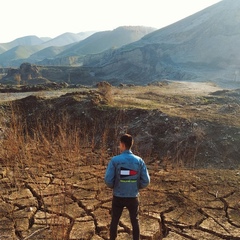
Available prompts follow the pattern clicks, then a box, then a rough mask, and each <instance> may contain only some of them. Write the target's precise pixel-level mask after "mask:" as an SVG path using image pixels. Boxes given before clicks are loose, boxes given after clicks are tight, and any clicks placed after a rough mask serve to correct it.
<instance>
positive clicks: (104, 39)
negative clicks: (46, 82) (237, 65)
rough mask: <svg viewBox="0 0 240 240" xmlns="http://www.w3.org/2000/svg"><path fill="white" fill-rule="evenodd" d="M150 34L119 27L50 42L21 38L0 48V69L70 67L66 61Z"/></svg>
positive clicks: (148, 29) (147, 30) (147, 29)
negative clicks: (47, 66) (44, 66)
mask: <svg viewBox="0 0 240 240" xmlns="http://www.w3.org/2000/svg"><path fill="white" fill-rule="evenodd" d="M154 30H156V29H154V28H151V27H143V26H136V27H135V26H123V27H119V28H117V29H114V30H112V31H101V32H81V33H78V34H74V33H64V34H62V35H60V36H58V37H56V38H54V39H48V38H47V39H42V38H39V37H37V36H25V37H22V38H18V39H15V40H13V41H12V42H9V43H1V44H0V66H2V67H17V66H19V65H20V64H21V63H23V62H29V63H35V64H41V65H72V64H73V63H72V62H71V63H69V59H78V58H79V57H82V56H85V55H86V54H92V53H99V52H102V51H104V50H107V49H110V48H118V47H121V46H123V45H125V44H129V43H131V42H134V41H137V40H139V39H140V38H142V37H143V36H144V35H146V34H148V33H150V32H152V31H154Z"/></svg>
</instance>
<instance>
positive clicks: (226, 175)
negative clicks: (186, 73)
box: [0, 83, 240, 240]
mask: <svg viewBox="0 0 240 240" xmlns="http://www.w3.org/2000/svg"><path fill="white" fill-rule="evenodd" d="M199 86H200V85H196V87H193V86H191V88H190V89H189V90H188V91H187V88H186V85H181V84H180V85H179V84H177V83H173V85H171V86H170V85H165V86H161V87H156V86H148V87H144V88H143V87H123V88H108V89H107V91H106V92H105V90H106V89H105V90H103V89H101V88H100V89H99V93H96V92H91V93H83V92H81V93H76V94H72V95H71V94H67V95H66V97H63V98H62V99H61V101H60V100H59V101H56V102H52V100H48V99H43V98H41V97H39V96H37V97H29V98H28V99H27V100H24V101H21V100H20V101H17V102H16V103H14V102H12V103H4V104H2V106H1V112H0V113H1V118H0V122H1V129H0V131H1V137H0V142H1V150H0V196H1V197H0V239H1V240H2V239H22V240H23V239H24V240H26V239H39V240H40V239H49V240H50V239H51V240H57V239H59V240H60V239H61V240H63V239H66V240H70V239H86V240H87V239H93V240H94V239H95V240H97V239H105V240H106V239H108V228H109V221H110V209H111V191H110V190H108V189H107V188H106V187H105V185H104V183H103V175H104V171H105V168H106V165H107V162H108V161H109V159H110V157H111V156H112V155H114V154H117V152H118V151H117V143H118V136H119V134H120V133H123V132H125V131H132V132H133V133H136V136H137V137H136V140H137V141H136V146H135V149H134V150H135V152H137V153H141V154H142V155H143V156H144V159H145V160H146V162H147V165H148V167H149V170H150V174H151V178H152V182H151V185H150V187H149V188H148V189H146V190H144V191H143V192H142V193H141V211H140V222H141V238H142V239H149V240H150V239H153V240H154V239H162V238H163V239H169V240H170V239H171V240H173V239H174V240H177V239H193V240H194V239H209V240H214V239H228V240H230V239H231V240H234V239H240V237H239V236H240V221H239V219H240V218H239V216H240V202H239V201H240V192H239V184H240V173H239V169H237V168H235V169H231V170H229V169H226V168H227V167H226V165H227V164H228V163H227V164H223V166H225V167H224V168H225V169H193V168H194V166H196V164H197V163H196V162H195V161H199V158H200V157H201V155H199V152H200V151H204V146H203V143H202V142H203V141H205V138H206V137H205V135H206V128H203V127H204V126H203V125H200V126H199V125H196V126H195V127H192V126H191V134H192V135H193V136H195V138H194V141H195V144H193V145H192V143H191V142H188V143H187V142H186V141H185V137H184V138H183V137H182V135H183V133H182V132H181V129H179V128H180V127H179V126H180V125H177V124H176V123H178V122H179V119H178V118H179V117H180V118H181V124H183V120H182V119H185V120H184V121H186V123H187V122H189V121H190V122H191V123H196V120H203V121H209V122H212V123H214V122H217V124H223V125H224V126H227V127H229V126H230V127H234V130H233V131H234V132H235V129H238V128H239V126H240V122H239V113H240V111H239V105H238V104H239V102H237V101H234V99H233V98H226V97H223V96H212V95H209V92H202V91H200V89H199ZM176 87H178V88H176ZM177 89H178V90H177ZM215 90H216V91H217V90H219V89H218V88H216V87H214V86H211V87H209V91H210V92H211V91H215ZM91 91H92V90H91ZM42 95H44V94H42ZM68 96H70V97H68ZM229 101H232V103H231V104H230V102H229ZM80 103H81V105H80ZM82 104H83V105H84V104H87V105H86V106H85V107H83V106H82ZM89 104H91V106H94V107H93V108H92V109H91V114H92V115H90V110H89V109H90V108H89V106H90V105H89ZM106 104H108V105H106ZM229 104H230V105H231V106H229ZM96 106H97V108H96ZM136 107H137V108H138V109H137V110H134V109H136ZM99 108H100V110H99ZM127 109H128V111H127ZM141 109H143V110H141ZM144 109H148V111H149V113H148V112H145V110H144ZM154 109H161V111H162V112H163V113H164V116H163V119H164V121H165V120H166V118H169V119H173V120H171V121H169V122H170V123H171V124H170V125H169V128H168V131H169V132H168V134H167V135H166V136H168V135H171V134H172V133H171V131H173V132H174V133H173V134H172V138H175V142H174V144H175V145H173V146H174V151H173V149H170V148H169V149H170V150H172V152H171V154H170V153H169V152H168V151H165V152H164V151H163V150H162V152H164V154H162V155H161V154H159V155H156V152H154V150H153V145H148V144H152V143H151V141H150V140H149V139H150V138H149V136H145V135H144V134H143V133H144V132H146V129H147V130H148V131H149V129H150V127H153V125H154V124H155V122H154V121H153V120H152V121H150V120H149V119H155V118H156V117H155V116H162V115H161V114H162V113H161V112H160V113H159V115H158V111H157V112H156V111H155V110H154ZM88 111H89V112H88ZM154 114H155V115H154ZM151 117H152V118H151ZM177 117H178V118H177ZM175 118H176V119H177V120H175ZM146 119H147V120H146ZM156 124H162V122H161V121H160V120H159V122H156ZM184 124H185V122H184ZM148 125H149V126H148ZM172 125H173V126H172ZM156 126H157V125H156ZM221 126H222V125H221ZM144 127H148V128H144ZM161 128H163V125H161V127H159V129H160V130H161ZM159 129H158V128H154V129H153V130H152V132H156V133H157V132H158V131H160V130H159ZM208 130H209V128H208ZM183 131H184V132H185V129H184V130H183ZM239 132H240V131H239ZM146 134H147V133H146ZM151 134H152V133H151ZM161 134H162V133H161ZM210 134H212V133H210ZM229 134H230V133H229ZM238 134H239V133H238ZM192 135H191V136H192ZM161 136H162V135H161ZM237 137H239V135H236V138H235V141H237ZM172 138H171V139H170V137H168V138H167V137H166V138H165V139H164V141H166V142H167V143H169V144H170V143H172V141H173V140H172ZM153 139H154V138H153ZM156 139H157V138H156ZM156 139H155V141H157V140H156ZM146 140H147V141H146ZM183 140H184V141H183ZM226 141H228V143H229V142H230V140H229V139H227V140H226ZM142 143H145V145H147V146H146V149H144V151H142V150H143V147H142V146H143V145H142ZM160 143H161V142H158V144H160ZM231 143H232V145H234V144H235V143H234V144H233V142H231ZM212 144H213V143H212ZM227 146H228V147H229V145H227ZM238 146H239V145H238ZM190 147H191V149H192V152H191V154H190V152H186V149H188V150H189V149H190ZM183 148H185V152H183V151H182V149H183ZM169 149H168V150H169ZM141 151H142V152H141ZM197 155H198V156H197ZM187 157H189V160H188V161H191V162H190V165H189V164H187V163H188V161H187V160H186V159H184V158H187ZM202 157H203V156H202ZM222 157H223V158H224V156H222ZM225 157H226V158H228V157H229V156H228V155H227V153H226V156H225ZM202 159H203V158H202ZM185 160H186V161H185ZM238 161H239V159H236V162H238ZM238 164H239V163H238ZM186 166H191V169H186ZM119 231H120V233H119V238H118V239H122V240H127V239H130V235H131V226H130V222H129V219H128V216H127V215H126V212H124V214H123V217H122V218H121V222H120V227H119Z"/></svg>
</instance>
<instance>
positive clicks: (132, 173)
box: [120, 168, 138, 177]
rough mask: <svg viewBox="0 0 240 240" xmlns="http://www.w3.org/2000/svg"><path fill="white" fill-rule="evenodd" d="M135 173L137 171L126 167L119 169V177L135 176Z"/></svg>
mask: <svg viewBox="0 0 240 240" xmlns="http://www.w3.org/2000/svg"><path fill="white" fill-rule="evenodd" d="M137 173H138V172H137V171H135V170H131V169H127V168H121V170H120V176H121V177H129V176H135V175H137Z"/></svg>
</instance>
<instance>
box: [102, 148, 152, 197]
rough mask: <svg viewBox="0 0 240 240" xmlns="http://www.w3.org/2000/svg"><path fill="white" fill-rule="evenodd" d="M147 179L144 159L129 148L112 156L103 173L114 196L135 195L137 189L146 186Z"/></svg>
mask: <svg viewBox="0 0 240 240" xmlns="http://www.w3.org/2000/svg"><path fill="white" fill-rule="evenodd" d="M149 181H150V178H149V174H148V171H147V168H146V165H145V163H144V161H143V160H142V159H141V158H140V157H138V156H136V155H134V154H133V153H132V151H130V150H125V151H124V152H122V153H121V154H120V155H117V156H115V157H113V158H112V159H111V161H110V163H109V165H108V168H107V171H106V174H105V182H106V184H107V186H108V187H110V188H113V195H114V196H116V197H137V196H138V193H139V189H141V188H144V187H146V186H147V185H148V184H149Z"/></svg>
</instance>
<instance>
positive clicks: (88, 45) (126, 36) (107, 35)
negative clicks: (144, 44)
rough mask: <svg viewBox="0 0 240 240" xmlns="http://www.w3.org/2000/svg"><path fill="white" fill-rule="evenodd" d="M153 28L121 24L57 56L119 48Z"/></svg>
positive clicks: (96, 34) (94, 35)
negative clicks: (121, 25)
mask: <svg viewBox="0 0 240 240" xmlns="http://www.w3.org/2000/svg"><path fill="white" fill-rule="evenodd" d="M155 30H156V29H154V28H150V27H142V26H140V27H139V26H136V27H135V26H123V27H118V28H116V29H114V30H112V31H102V32H97V33H95V34H93V35H92V36H90V37H88V38H86V39H85V40H83V41H81V42H79V43H76V44H75V45H73V46H72V47H71V48H69V49H67V50H66V51H64V52H62V53H61V54H59V57H61V56H75V55H86V54H92V53H99V52H102V51H105V50H107V49H111V48H112V49H115V48H119V47H121V46H123V45H126V44H129V43H132V42H135V41H137V40H139V39H140V38H142V37H143V36H145V35H146V34H148V33H151V32H153V31H155Z"/></svg>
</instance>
